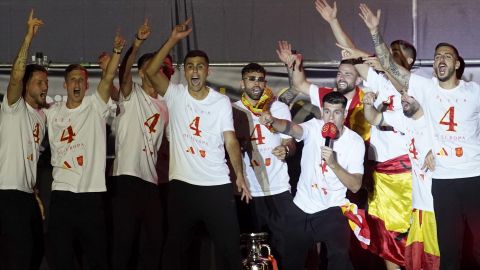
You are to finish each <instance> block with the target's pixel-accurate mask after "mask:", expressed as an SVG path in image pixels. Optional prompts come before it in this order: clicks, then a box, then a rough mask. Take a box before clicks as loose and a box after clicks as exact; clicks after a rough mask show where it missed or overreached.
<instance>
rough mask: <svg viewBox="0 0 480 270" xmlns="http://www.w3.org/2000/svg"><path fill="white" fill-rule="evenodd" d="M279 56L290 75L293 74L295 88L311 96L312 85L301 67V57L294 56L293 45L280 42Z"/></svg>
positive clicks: (283, 41)
mask: <svg viewBox="0 0 480 270" xmlns="http://www.w3.org/2000/svg"><path fill="white" fill-rule="evenodd" d="M277 55H278V58H279V59H280V61H282V62H283V63H284V64H285V65H286V67H287V69H288V72H289V74H291V78H292V83H293V88H294V89H296V90H297V91H299V92H301V93H303V94H305V95H307V96H310V83H309V82H308V81H307V79H306V77H305V72H304V70H303V67H302V65H301V62H302V58H301V55H299V54H293V53H292V45H291V44H290V43H288V41H285V40H281V41H279V42H278V48H277Z"/></svg>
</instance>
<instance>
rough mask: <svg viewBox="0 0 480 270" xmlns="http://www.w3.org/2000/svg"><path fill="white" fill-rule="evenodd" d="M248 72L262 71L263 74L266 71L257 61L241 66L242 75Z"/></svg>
mask: <svg viewBox="0 0 480 270" xmlns="http://www.w3.org/2000/svg"><path fill="white" fill-rule="evenodd" d="M250 72H258V73H262V74H263V75H264V76H265V75H266V74H267V72H266V71H265V68H264V67H262V66H261V65H260V64H257V63H250V64H248V65H246V66H244V67H243V68H242V77H243V76H244V75H245V74H246V73H250Z"/></svg>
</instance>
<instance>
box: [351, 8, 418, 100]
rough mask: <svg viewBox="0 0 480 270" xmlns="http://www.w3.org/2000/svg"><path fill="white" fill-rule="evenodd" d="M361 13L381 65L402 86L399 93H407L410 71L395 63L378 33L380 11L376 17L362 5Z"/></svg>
mask: <svg viewBox="0 0 480 270" xmlns="http://www.w3.org/2000/svg"><path fill="white" fill-rule="evenodd" d="M360 12H361V13H360V17H361V18H362V20H363V21H364V22H365V25H367V27H368V29H369V30H370V34H371V35H372V40H373V45H374V47H375V53H376V54H377V58H378V60H379V61H380V64H381V65H382V66H383V68H384V69H385V71H386V72H388V73H389V75H390V76H391V77H393V78H394V79H395V80H396V81H397V82H398V83H399V84H400V85H401V88H400V90H399V93H400V94H404V93H406V91H407V90H408V82H409V80H410V71H408V70H407V69H405V68H404V67H402V66H400V65H398V64H397V63H395V61H394V60H393V56H392V54H391V52H390V50H389V48H388V46H387V44H385V41H384V40H383V38H382V35H381V34H380V32H379V31H378V24H379V22H380V14H381V12H380V10H377V15H375V14H373V12H372V11H371V10H370V9H369V8H368V6H367V5H365V4H360ZM397 90H398V89H397Z"/></svg>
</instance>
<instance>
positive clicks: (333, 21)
mask: <svg viewBox="0 0 480 270" xmlns="http://www.w3.org/2000/svg"><path fill="white" fill-rule="evenodd" d="M315 9H316V10H317V11H318V13H320V15H321V16H322V18H323V19H324V20H325V21H326V22H327V23H328V24H329V25H330V28H331V29H332V32H333V35H334V36H335V39H336V40H337V42H338V44H340V45H342V46H345V47H349V48H354V47H355V44H353V41H352V39H351V38H350V37H349V36H348V35H347V33H346V32H345V31H344V30H343V27H342V25H341V24H340V22H339V21H338V19H337V2H333V7H332V6H330V5H329V4H328V3H327V1H326V0H316V1H315Z"/></svg>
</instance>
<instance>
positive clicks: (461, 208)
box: [432, 176, 480, 270]
mask: <svg viewBox="0 0 480 270" xmlns="http://www.w3.org/2000/svg"><path fill="white" fill-rule="evenodd" d="M432 195H433V201H434V209H435V219H436V221H437V237H438V246H439V248H440V269H449V270H450V269H461V261H462V254H464V252H463V251H464V250H463V248H464V247H465V245H464V242H463V240H464V239H465V234H466V233H467V232H468V233H469V237H471V238H472V239H471V241H470V242H471V243H472V245H473V247H472V253H473V254H472V255H473V258H474V259H475V260H476V264H477V267H478V268H477V269H480V176H477V177H470V178H459V179H433V181H432Z"/></svg>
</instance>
